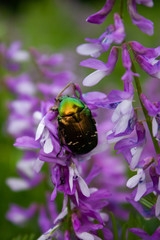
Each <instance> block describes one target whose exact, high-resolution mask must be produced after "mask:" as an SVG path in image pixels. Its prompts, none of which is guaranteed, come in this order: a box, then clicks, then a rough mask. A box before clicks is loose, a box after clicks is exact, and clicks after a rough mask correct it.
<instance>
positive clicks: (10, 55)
mask: <svg viewBox="0 0 160 240" xmlns="http://www.w3.org/2000/svg"><path fill="white" fill-rule="evenodd" d="M0 54H1V56H2V62H3V63H4V65H5V67H7V68H8V70H10V71H18V70H19V68H20V65H19V64H20V63H22V62H25V61H28V60H29V59H30V56H29V53H28V52H27V51H24V50H22V49H21V42H19V41H16V42H13V43H12V44H11V45H10V46H9V47H8V49H7V47H6V46H5V45H4V44H3V43H1V44H0Z"/></svg>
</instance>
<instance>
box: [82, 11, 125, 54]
mask: <svg viewBox="0 0 160 240" xmlns="http://www.w3.org/2000/svg"><path fill="white" fill-rule="evenodd" d="M114 22H115V23H114V25H109V26H108V27H107V29H106V31H105V32H104V33H103V34H102V35H101V36H100V37H99V38H98V39H90V38H86V41H89V42H90V43H84V44H82V45H80V46H78V47H77V52H78V53H79V54H81V55H86V56H88V55H90V56H91V57H95V58H97V57H99V56H100V55H101V53H103V52H106V51H108V49H109V48H110V46H111V44H112V43H113V42H114V43H116V44H120V43H122V42H123V40H124V38H125V30H124V25H123V22H122V19H121V18H120V16H119V14H118V13H115V14H114Z"/></svg>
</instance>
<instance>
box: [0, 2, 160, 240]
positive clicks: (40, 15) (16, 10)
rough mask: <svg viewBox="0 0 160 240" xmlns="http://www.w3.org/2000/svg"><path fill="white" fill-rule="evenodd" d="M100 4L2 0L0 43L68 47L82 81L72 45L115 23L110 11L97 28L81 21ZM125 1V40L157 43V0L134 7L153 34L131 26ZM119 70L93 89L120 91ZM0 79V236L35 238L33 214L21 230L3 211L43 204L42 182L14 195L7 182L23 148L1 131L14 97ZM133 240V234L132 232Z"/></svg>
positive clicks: (119, 67) (159, 35) (61, 49)
mask: <svg viewBox="0 0 160 240" xmlns="http://www.w3.org/2000/svg"><path fill="white" fill-rule="evenodd" d="M119 2H120V1H117V4H116V6H115V7H114V10H115V11H119ZM124 2H126V1H124ZM104 3H105V1H96V0H25V1H24V0H23V1H22V0H13V1H12V0H0V41H1V42H5V43H7V44H9V43H11V42H12V41H14V40H21V41H22V43H23V46H24V48H25V49H28V48H29V47H36V48H38V49H45V48H47V49H50V51H51V52H53V53H54V52H55V53H57V52H62V53H63V52H69V51H71V52H72V54H73V55H75V56H76V59H77V62H76V63H75V66H76V69H77V72H78V75H79V76H80V78H82V79H83V77H84V76H86V75H87V74H88V73H89V72H91V71H90V70H87V69H83V68H82V67H80V66H79V62H80V61H81V60H84V59H85V57H83V56H77V54H76V52H75V49H76V46H78V45H80V44H82V43H83V42H84V38H85V37H90V38H97V37H99V35H100V34H101V33H102V32H103V31H104V30H105V27H107V26H108V25H109V24H110V23H113V13H111V14H110V15H109V17H108V18H107V20H106V21H105V22H104V23H103V24H102V25H101V26H97V25H94V24H89V23H86V21H85V19H86V18H87V17H88V16H89V15H90V14H92V13H94V12H96V11H97V10H99V9H100V8H101V7H102V6H103V4H104ZM124 5H125V6H124V21H125V27H126V32H127V40H137V41H139V42H140V43H142V44H143V45H144V46H147V47H156V46H158V45H160V18H159V12H160V4H159V1H155V6H154V7H153V8H151V9H150V8H147V7H144V6H139V7H138V11H139V12H140V13H141V14H142V15H143V16H145V17H147V18H148V19H150V20H152V21H153V22H154V26H155V34H154V35H153V36H147V35H145V34H144V33H142V32H141V31H140V30H139V29H138V28H137V27H136V26H133V25H132V23H131V20H130V18H129V16H128V13H127V8H126V3H125V4H124ZM101 59H103V60H104V61H107V54H104V55H103V56H102V58H101ZM137 69H138V67H137ZM123 73H124V70H123V69H122V63H121V60H119V62H118V65H117V67H116V69H115V71H114V73H112V74H111V75H110V76H109V77H108V78H107V79H106V81H105V80H103V81H102V82H101V83H99V84H98V85H97V86H96V89H98V90H103V91H105V90H106V91H105V92H106V93H107V92H109V90H111V87H113V86H114V88H121V89H122V84H121V80H120V78H121V76H122V74H123ZM140 73H141V79H142V81H144V80H145V79H146V77H147V75H146V74H145V73H142V72H140ZM0 80H1V84H0V107H1V108H0V109H1V111H0V131H1V133H0V171H1V172H0V192H1V200H0V240H1V239H2V240H12V239H15V240H16V239H17V240H18V239H19V240H20V239H21V237H22V236H25V235H30V234H32V235H33V236H34V237H33V239H36V238H37V237H38V236H39V235H40V232H39V229H38V227H37V224H36V217H35V218H34V219H32V220H31V221H30V223H29V224H27V226H26V227H25V228H19V227H17V226H15V225H13V224H12V223H10V222H9V221H7V220H6V219H5V213H6V211H7V209H8V207H9V203H11V202H14V203H17V204H20V205H21V206H24V207H27V206H28V205H29V204H30V203H31V202H35V201H38V202H42V201H43V200H44V196H43V192H44V188H45V186H43V184H41V185H40V186H38V187H37V188H35V189H33V190H31V191H23V192H19V193H14V192H12V191H11V190H10V189H9V188H8V187H7V186H6V184H5V180H6V178H7V177H10V176H16V171H15V164H16V162H17V161H18V159H19V158H20V156H21V151H19V150H17V149H15V148H14V147H13V142H14V141H13V139H12V138H11V137H10V136H9V135H8V134H7V132H6V129H5V128H6V125H5V121H6V119H7V115H8V114H9V113H8V109H7V107H6V102H7V101H9V100H10V99H12V98H13V97H12V94H11V93H10V92H9V91H8V90H7V89H6V87H5V86H4V83H3V79H2V76H1V77H0ZM89 90H91V89H89ZM84 91H88V89H87V88H84ZM134 214H135V212H134ZM138 217H139V216H138ZM139 218H140V217H139ZM142 225H144V223H143V224H142ZM132 227H135V226H132ZM131 239H137V238H136V237H135V236H134V237H133V235H132V234H131V237H130V240H131ZM26 240H27V238H26Z"/></svg>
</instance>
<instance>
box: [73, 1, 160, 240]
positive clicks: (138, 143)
mask: <svg viewBox="0 0 160 240" xmlns="http://www.w3.org/2000/svg"><path fill="white" fill-rule="evenodd" d="M122 2H123V1H121V3H120V4H121V7H120V9H121V11H120V14H118V13H114V24H113V25H109V26H108V27H107V28H106V31H105V32H104V33H103V34H102V35H101V36H100V37H99V38H98V39H88V38H87V39H86V41H89V42H90V43H85V44H82V45H80V46H78V47H77V52H78V53H79V54H81V55H88V56H91V57H92V58H89V59H87V60H84V61H82V62H81V63H80V65H81V66H84V67H88V68H91V69H96V71H95V72H93V73H91V74H90V75H88V76H87V77H85V79H84V80H83V85H85V86H88V87H90V86H94V85H96V84H97V83H99V82H100V81H101V80H102V79H103V78H105V77H106V76H108V75H110V74H111V73H112V72H113V70H114V69H115V67H116V63H117V61H118V58H119V55H120V51H121V58H122V63H123V67H124V68H125V73H124V75H123V76H122V77H121V80H123V91H120V90H117V89H116V90H115V89H114V90H111V91H110V92H109V93H108V94H107V98H106V101H104V103H103V108H105V109H110V110H112V116H111V122H112V125H111V127H110V129H109V131H107V132H106V135H107V140H108V142H109V143H116V144H115V146H114V149H115V150H116V151H117V154H119V153H122V155H123V157H124V158H125V159H126V161H127V163H128V165H129V168H130V170H131V171H133V172H136V174H135V175H134V176H132V177H131V178H130V179H129V180H128V181H127V183H126V185H127V187H128V188H135V189H134V191H133V192H132V194H131V195H130V197H127V200H128V202H129V203H131V204H132V205H133V206H134V207H135V208H136V209H137V210H138V211H139V212H140V213H141V214H142V215H143V216H144V217H154V216H155V217H157V218H159V216H160V180H159V179H160V172H159V167H160V165H159V164H160V158H159V154H160V146H159V141H160V131H159V129H160V102H159V95H158V94H157V95H154V101H152V100H150V99H148V97H147V96H146V94H145V93H143V92H142V88H141V84H140V80H139V77H140V75H139V73H137V72H136V69H135V63H134V62H135V61H136V62H137V63H138V65H139V66H140V68H141V69H142V70H143V71H145V72H146V73H147V74H148V75H149V76H151V77H154V79H152V85H153V86H154V81H155V80H156V79H159V75H160V74H159V73H160V71H159V66H160V64H159V63H160V60H159V59H158V57H159V56H160V54H159V50H160V47H159V46H158V47H156V48H147V47H144V46H143V45H142V44H140V43H139V42H137V41H129V42H127V41H126V35H127V34H126V32H125V26H124V23H123V19H122V16H123V3H122ZM114 4H115V1H114V0H108V1H106V3H105V5H104V7H103V8H102V9H101V10H100V11H98V12H97V13H95V14H93V15H91V16H89V17H88V18H87V21H88V22H90V23H94V24H101V23H103V22H104V21H105V19H106V18H107V16H108V14H109V13H110V12H111V11H112V8H113V6H114ZM137 4H142V5H145V6H147V7H152V6H153V2H152V0H148V1H138V0H128V1H127V6H128V12H129V15H130V17H131V19H132V23H133V24H135V25H137V27H138V28H139V29H140V30H141V31H142V32H144V33H146V34H148V35H152V34H153V23H152V22H151V21H150V20H148V19H146V18H144V17H143V16H141V15H140V14H139V13H138V12H137ZM105 52H109V57H108V60H107V63H104V62H103V61H101V60H98V59H97V58H98V57H99V56H100V55H101V54H102V53H105ZM132 56H134V59H133V60H132ZM134 60H135V61H134ZM106 80H107V79H106ZM103 82H105V81H103ZM133 82H135V86H136V91H137V94H138V97H139V100H140V104H141V107H139V106H136V107H135V103H134V102H135V100H134V99H136V98H135V91H134V86H133ZM104 84H105V83H104ZM104 86H105V85H104ZM150 86H151V85H150ZM157 86H158V82H157V84H156V87H157ZM149 91H151V88H150V89H149V88H148V91H147V94H148V95H149V94H150V93H149ZM150 96H151V94H150ZM139 110H142V113H143V115H144V117H145V119H144V120H141V119H142V117H143V115H142V114H141V113H140V111H139ZM151 122H152V123H151ZM150 195H151V198H153V199H154V201H152V204H151V202H150V201H149V200H146V199H148V198H147V197H148V196H150ZM143 199H145V200H146V201H143ZM144 202H145V203H144ZM146 208H147V211H146V210H145V209H146ZM130 231H132V232H133V233H135V234H137V235H138V236H140V237H142V238H143V239H158V238H156V237H157V236H159V235H157V234H159V233H158V232H159V230H157V231H156V232H155V233H154V234H153V236H154V237H153V236H152V237H153V238H152V237H151V236H149V235H148V234H147V233H145V232H144V231H142V230H139V229H130ZM145 237H146V238H145Z"/></svg>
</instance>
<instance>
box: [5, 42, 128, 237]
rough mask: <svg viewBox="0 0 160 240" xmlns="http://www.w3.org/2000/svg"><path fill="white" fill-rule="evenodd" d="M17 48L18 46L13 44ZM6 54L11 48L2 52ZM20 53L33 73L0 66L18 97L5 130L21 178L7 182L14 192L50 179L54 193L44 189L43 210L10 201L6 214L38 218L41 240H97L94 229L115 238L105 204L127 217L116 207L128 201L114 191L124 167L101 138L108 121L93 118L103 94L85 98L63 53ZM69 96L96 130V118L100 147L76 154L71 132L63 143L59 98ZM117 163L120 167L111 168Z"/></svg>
mask: <svg viewBox="0 0 160 240" xmlns="http://www.w3.org/2000/svg"><path fill="white" fill-rule="evenodd" d="M14 44H15V45H16V44H17V43H13V44H12V45H13V46H14ZM12 45H11V46H12ZM5 49H6V51H9V50H7V47H5ZM9 49H10V52H11V53H12V54H11V56H13V55H14V54H17V51H22V50H20V49H19V48H18V50H17V51H15V50H14V51H13V50H12V47H9ZM11 50H12V51H11ZM22 52H25V53H26V55H27V56H28V58H27V59H26V60H27V61H28V62H27V64H28V65H29V63H30V59H31V58H32V61H33V62H34V64H35V67H36V68H35V69H33V68H31V69H30V68H29V67H28V65H27V67H28V70H29V71H30V73H29V71H27V72H22V71H19V69H21V65H22V64H24V63H23V62H22V61H19V62H18V63H17V62H16V64H18V65H17V68H16V75H14V76H13V74H12V73H13V70H14V71H15V69H13V68H12V67H11V66H10V65H7V68H6V64H5V65H4V66H3V67H4V68H6V71H8V72H10V74H7V76H4V78H5V82H6V85H7V87H8V88H9V89H10V91H12V93H14V95H15V96H16V99H15V100H13V101H11V102H9V103H8V108H9V110H10V115H9V117H8V121H7V131H8V133H9V134H10V135H12V137H13V138H15V143H14V146H15V147H17V148H20V149H22V150H23V153H24V154H23V156H22V158H21V159H20V160H19V161H18V162H17V165H16V169H17V173H18V176H17V177H10V178H8V179H7V180H6V184H7V185H8V186H9V187H10V188H11V189H12V190H13V191H15V192H18V191H23V190H29V189H31V188H34V187H36V186H38V185H39V184H41V183H42V182H44V181H45V182H48V180H47V179H48V175H50V180H49V181H50V185H51V186H50V187H49V188H51V189H52V192H49V191H48V190H47V189H46V192H44V196H46V201H45V204H44V205H43V204H41V203H38V202H34V203H30V205H29V207H28V208H23V207H20V206H18V205H16V204H11V206H10V209H9V210H8V212H7V214H6V217H7V219H8V220H10V221H11V222H13V223H14V224H16V225H19V226H24V225H25V223H26V222H27V221H28V220H30V219H31V218H32V217H33V216H34V215H35V214H37V213H38V216H39V217H38V224H39V227H40V229H41V231H42V233H43V234H42V236H41V237H39V239H40V240H41V239H43V240H44V239H51V238H57V239H64V238H65V239H71V238H72V237H73V236H76V237H77V238H78V239H101V238H100V237H99V234H100V233H99V231H101V234H100V236H101V235H104V237H105V238H106V237H107V238H106V239H113V234H112V232H111V230H110V228H108V226H107V225H108V222H109V221H110V220H109V215H108V213H106V211H104V210H105V207H106V206H107V207H108V210H111V209H112V211H114V213H115V214H116V215H117V216H118V215H119V216H120V215H121V217H122V218H123V219H126V217H127V216H128V212H127V211H125V210H123V209H122V208H121V207H120V205H119V208H118V207H117V204H120V203H123V202H125V201H126V200H125V198H126V196H128V195H127V193H121V192H120V191H119V190H118V188H119V187H123V185H124V183H125V181H126V180H125V176H124V173H125V167H123V166H121V163H120V162H119V161H121V159H120V158H119V159H117V158H114V157H112V156H111V154H110V150H109V146H108V144H107V141H106V138H105V133H104V128H105V129H108V124H109V123H108V120H107V119H106V117H105V116H104V119H106V120H103V121H102V119H98V116H99V114H98V111H99V108H103V106H104V105H106V99H107V96H106V94H105V93H102V92H98V91H94V92H88V93H85V94H82V92H81V89H80V87H79V85H78V84H77V83H74V81H76V80H77V78H76V76H75V75H74V74H73V73H72V72H70V71H68V70H67V71H66V70H64V68H63V66H64V65H63V62H64V59H65V56H63V55H62V54H53V55H47V54H42V53H40V52H39V51H38V50H36V49H33V48H32V49H31V50H30V52H27V51H22ZM3 58H4V62H6V61H12V64H13V63H14V61H15V59H13V58H11V57H10V58H7V57H6V55H2V59H3ZM19 72H20V73H19ZM37 78H38V79H40V80H41V79H42V82H41V81H39V80H38V81H37ZM44 79H45V83H44ZM69 80H71V81H70V82H69ZM63 92H64V93H63ZM68 96H69V98H71V99H77V101H79V103H81V104H83V105H84V106H85V109H88V110H86V111H87V113H89V112H90V111H91V112H92V113H90V115H89V116H90V118H91V120H90V119H89V121H91V123H92V124H93V125H95V120H94V119H93V118H95V119H96V121H98V124H96V125H95V126H96V129H97V135H98V144H97V146H96V147H94V148H93V150H91V151H88V152H87V153H85V154H81V152H78V154H77V153H76V151H75V152H74V151H72V150H71V149H72V148H73V149H74V144H77V143H78V142H76V141H75V140H74V137H75V136H74V135H73V134H74V133H72V132H69V137H70V138H71V141H70V143H68V144H65V143H64V142H62V141H63V138H62V137H61V135H60V131H59V122H58V119H59V116H60V111H61V110H60V109H59V108H60V102H61V100H62V99H65V98H66V97H68ZM103 114H104V113H103ZM75 117H76V116H75ZM89 123H90V122H89ZM91 123H90V124H91ZM88 127H89V126H88ZM91 127H92V126H91ZM71 130H72V129H71ZM71 130H69V131H71ZM88 130H89V129H86V130H85V131H86V134H90V132H89V131H88ZM87 131H88V132H87ZM82 133H83V132H82ZM95 134H96V132H95V133H94V136H92V137H95V136H96V135H95ZM92 135H93V134H92ZM89 136H90V135H88V138H89ZM63 137H64V136H63ZM80 137H81V136H80ZM72 139H73V140H72ZM72 143H73V145H72ZM85 144H86V142H83V143H81V145H80V146H79V148H80V151H82V153H83V147H84V146H85ZM89 144H90V143H89ZM70 145H72V148H70ZM85 151H86V150H85ZM89 159H90V161H92V162H93V166H92V168H91V167H90V161H87V160H89ZM107 159H108V161H107ZM118 160H119V161H118ZM45 162H47V164H48V169H49V170H48V171H49V174H48V171H47V172H45V171H43V170H42V171H41V169H42V167H43V164H44V163H45ZM114 165H116V166H117V167H116V168H115V167H113V166H114ZM89 169H90V170H89ZM100 173H101V174H102V175H103V176H105V175H106V174H107V175H108V178H107V179H105V178H104V177H100ZM114 177H116V178H119V184H117V183H116V181H115V182H114V181H112V184H111V180H112V179H113V178H114ZM94 178H96V179H97V181H96V182H97V183H98V184H97V186H96V187H93V186H94ZM100 186H101V187H100ZM59 193H61V194H63V196H64V197H63V207H62V211H61V212H60V213H58V212H57V209H56V204H55V201H56V196H57V194H59Z"/></svg>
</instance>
